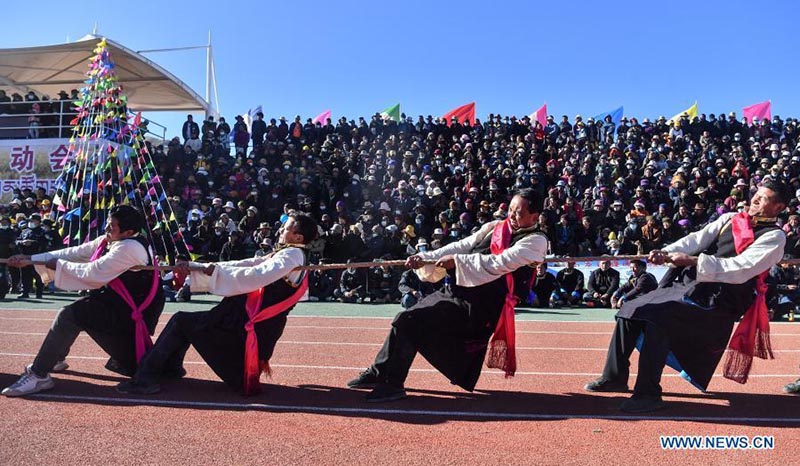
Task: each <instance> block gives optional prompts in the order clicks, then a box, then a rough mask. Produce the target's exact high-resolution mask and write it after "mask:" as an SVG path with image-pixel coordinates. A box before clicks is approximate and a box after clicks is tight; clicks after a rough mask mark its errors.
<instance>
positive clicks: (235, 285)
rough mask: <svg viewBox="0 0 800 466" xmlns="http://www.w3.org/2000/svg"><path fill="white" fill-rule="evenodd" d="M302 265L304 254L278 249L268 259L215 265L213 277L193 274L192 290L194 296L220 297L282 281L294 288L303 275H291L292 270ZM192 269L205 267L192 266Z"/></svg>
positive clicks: (292, 250)
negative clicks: (287, 281)
mask: <svg viewBox="0 0 800 466" xmlns="http://www.w3.org/2000/svg"><path fill="white" fill-rule="evenodd" d="M304 263H305V256H304V254H303V251H302V250H301V249H299V248H292V247H289V248H285V249H281V250H280V251H278V252H276V253H275V254H272V255H271V256H264V257H254V258H252V259H244V260H240V261H228V262H219V263H216V264H214V273H212V274H211V276H208V275H206V274H205V273H203V272H202V271H192V274H191V289H192V291H195V292H203V291H204V292H209V293H213V294H216V295H220V296H236V295H240V294H245V293H250V292H251V291H255V290H258V289H259V288H263V287H265V286H267V285H269V284H270V283H273V282H275V281H277V280H280V279H281V278H283V277H287V278H288V279H289V281H291V282H292V283H294V284H297V283H299V282H300V280H301V278H302V272H301V271H294V272H292V269H294V268H296V267H300V266H302V265H303V264H304ZM192 265H195V266H205V265H208V264H197V263H192Z"/></svg>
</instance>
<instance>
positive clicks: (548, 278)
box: [528, 262, 558, 308]
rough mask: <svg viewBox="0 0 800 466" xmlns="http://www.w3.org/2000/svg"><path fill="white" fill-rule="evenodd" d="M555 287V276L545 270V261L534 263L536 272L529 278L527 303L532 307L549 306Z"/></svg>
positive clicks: (556, 285)
mask: <svg viewBox="0 0 800 466" xmlns="http://www.w3.org/2000/svg"><path fill="white" fill-rule="evenodd" d="M557 287H558V284H557V283H556V277H555V276H554V275H553V274H552V273H550V272H548V270H547V262H542V263H540V264H536V273H535V274H534V275H533V278H532V279H531V293H530V295H529V297H528V304H530V305H531V306H533V307H541V308H547V307H550V299H551V297H552V296H553V292H554V291H555V290H556V289H557Z"/></svg>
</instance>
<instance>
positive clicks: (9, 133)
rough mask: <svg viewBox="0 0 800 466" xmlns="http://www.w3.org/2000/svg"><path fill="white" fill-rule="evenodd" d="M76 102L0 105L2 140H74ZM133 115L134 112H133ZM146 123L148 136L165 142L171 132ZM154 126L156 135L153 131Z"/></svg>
mask: <svg viewBox="0 0 800 466" xmlns="http://www.w3.org/2000/svg"><path fill="white" fill-rule="evenodd" d="M72 102H73V101H72V100H43V101H30V100H29V101H18V102H0V139H50V138H69V137H71V136H72V129H73V124H72V120H73V119H74V118H75V117H76V116H77V115H78V112H76V111H75V110H73V106H72ZM34 104H38V105H39V107H45V109H46V107H47V106H49V107H50V109H49V111H46V112H41V111H40V112H34V111H33V105H34ZM131 112H132V110H131ZM142 121H143V122H146V123H145V125H144V126H145V133H144V135H145V136H147V135H152V136H154V137H155V138H158V139H160V140H162V141H164V140H165V139H166V135H167V128H166V127H165V126H163V125H161V124H159V123H157V122H154V121H152V120H150V119H142ZM153 126H155V127H156V131H157V132H154V131H153Z"/></svg>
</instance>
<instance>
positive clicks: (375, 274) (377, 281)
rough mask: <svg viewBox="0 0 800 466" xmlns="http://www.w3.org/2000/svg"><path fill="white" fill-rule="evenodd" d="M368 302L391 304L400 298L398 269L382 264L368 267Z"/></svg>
mask: <svg viewBox="0 0 800 466" xmlns="http://www.w3.org/2000/svg"><path fill="white" fill-rule="evenodd" d="M367 279H368V280H369V302H370V303H372V304H391V303H396V302H397V301H398V300H399V299H400V291H399V290H398V284H399V282H400V274H399V270H398V269H395V268H394V267H389V266H386V265H382V266H380V267H373V268H371V269H369V276H368V278H367Z"/></svg>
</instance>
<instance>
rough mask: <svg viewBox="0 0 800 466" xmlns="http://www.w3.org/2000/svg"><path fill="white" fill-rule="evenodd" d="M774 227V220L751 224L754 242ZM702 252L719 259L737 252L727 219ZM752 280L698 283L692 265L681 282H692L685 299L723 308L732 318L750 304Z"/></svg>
mask: <svg viewBox="0 0 800 466" xmlns="http://www.w3.org/2000/svg"><path fill="white" fill-rule="evenodd" d="M776 229H778V226H777V225H775V224H774V223H765V224H756V226H754V227H753V234H754V236H755V239H754V241H755V240H757V239H758V238H759V237H761V235H763V234H765V233H767V232H770V231H773V230H776ZM703 253H704V254H708V255H712V256H714V257H720V258H728V257H735V256H736V255H737V254H736V246H735V243H734V240H733V226H732V222H731V221H728V223H726V224H725V226H723V227H722V231H721V232H720V234H719V236H718V237H717V239H716V240H715V241H714V242H713V243H711V245H710V246H709V247H708V248H706V250H705V251H703ZM756 280H757V278H751V279H750V280H748V281H746V282H744V283H740V284H733V283H698V282H697V268H696V267H689V268H687V270H686V271H685V275H684V283H687V284H689V283H691V284H692V289H691V290H690V291H689V293H687V296H688V297H689V298H691V299H692V300H693V301H694V302H696V303H697V304H699V305H701V306H704V307H709V308H711V307H717V308H721V309H725V310H727V311H729V312H730V313H731V314H733V315H735V316H736V317H741V316H742V315H744V313H745V311H747V309H748V308H749V307H750V305H751V304H752V303H753V300H754V299H755V284H756Z"/></svg>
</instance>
